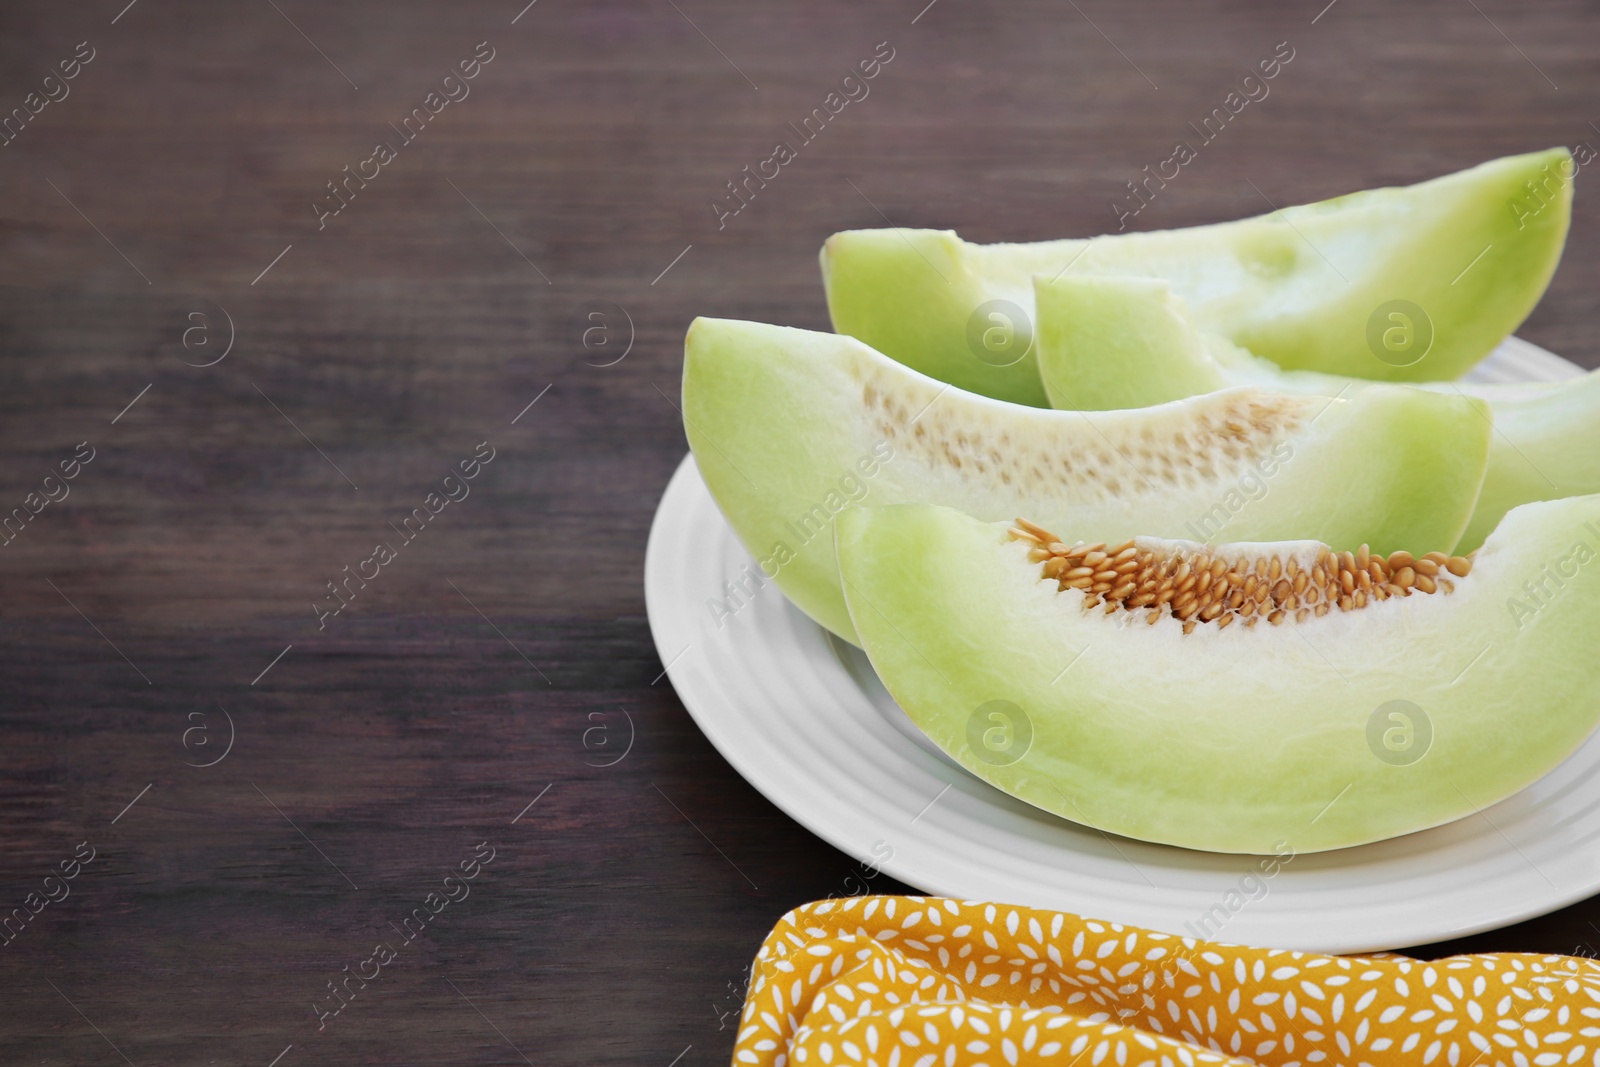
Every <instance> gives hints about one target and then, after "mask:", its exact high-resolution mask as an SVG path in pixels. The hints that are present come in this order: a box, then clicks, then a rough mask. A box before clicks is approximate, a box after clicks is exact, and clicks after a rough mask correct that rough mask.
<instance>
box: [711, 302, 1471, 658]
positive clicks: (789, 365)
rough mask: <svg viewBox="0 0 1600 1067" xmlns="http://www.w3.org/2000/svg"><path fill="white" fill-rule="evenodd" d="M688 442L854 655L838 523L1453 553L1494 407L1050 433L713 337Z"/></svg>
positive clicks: (1209, 409) (1301, 405) (747, 529)
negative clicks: (910, 513)
mask: <svg viewBox="0 0 1600 1067" xmlns="http://www.w3.org/2000/svg"><path fill="white" fill-rule="evenodd" d="M684 348H685V350H684V370H683V416H684V429H685V432H686V434H687V436H688V438H689V444H690V447H691V448H692V449H693V451H694V456H695V463H696V465H697V466H698V467H699V470H700V474H701V477H702V478H703V479H704V480H705V483H706V485H707V487H708V488H709V489H710V491H711V494H712V496H713V497H714V498H715V499H716V501H717V504H718V506H719V507H720V508H721V510H722V513H723V515H724V517H726V518H727V520H728V523H729V525H731V526H732V527H733V529H734V531H735V532H736V533H737V534H738V536H739V539H740V541H741V542H742V543H743V544H744V546H745V548H746V549H748V550H749V551H750V553H751V554H752V555H753V556H754V557H755V559H756V561H757V562H758V563H759V564H760V566H761V568H762V570H763V571H764V572H765V573H766V574H767V576H768V577H775V579H776V581H777V584H778V586H779V587H780V588H781V589H782V590H783V591H784V593H786V594H787V595H788V597H789V598H790V599H791V600H792V601H794V603H795V604H797V605H798V606H799V607H800V608H801V609H802V610H803V611H805V612H806V613H807V614H808V615H810V616H811V617H812V618H813V619H816V620H817V621H818V622H819V623H821V624H822V625H823V626H825V627H827V628H828V629H829V630H832V631H833V632H834V633H836V634H838V635H839V636H841V637H843V638H845V639H846V640H848V641H852V642H853V641H855V639H856V638H855V631H854V629H853V628H852V626H851V622H850V617H849V614H848V612H847V610H846V608H845V603H844V599H843V597H842V595H841V593H840V590H839V577H838V568H837V565H836V563H835V560H834V550H833V538H832V519H833V516H834V515H835V514H837V513H839V512H840V511H842V510H843V509H845V508H846V507H849V506H850V505H852V504H857V503H863V502H865V503H873V504H894V503H933V504H944V505H947V506H951V507H958V508H961V509H962V510H964V511H966V512H968V513H970V514H974V515H978V516H981V517H983V518H986V519H991V520H998V519H1003V518H1008V517H1010V516H1013V515H1017V514H1023V513H1026V514H1030V515H1033V516H1035V517H1037V518H1038V519H1039V521H1041V522H1044V523H1047V524H1054V525H1055V526H1056V527H1059V528H1060V530H1061V531H1062V532H1063V535H1066V536H1073V537H1078V538H1084V539H1091V540H1092V539H1114V538H1121V537H1128V536H1133V535H1135V534H1141V533H1148V534H1152V535H1157V536H1173V537H1183V536H1203V535H1204V534H1195V533H1192V532H1189V531H1191V530H1194V529H1200V530H1202V531H1208V532H1209V531H1211V530H1213V529H1226V531H1227V534H1228V536H1229V537H1231V538H1242V539H1250V540H1278V539H1286V538H1300V537H1310V538H1316V539H1319V540H1323V541H1327V542H1329V543H1330V544H1334V545H1337V546H1340V547H1348V548H1354V547H1355V546H1356V545H1358V544H1360V543H1362V542H1369V543H1370V544H1371V545H1372V546H1373V548H1374V549H1376V550H1378V551H1382V552H1387V551H1391V550H1393V549H1406V550H1408V551H1412V552H1416V553H1423V552H1428V551H1432V550H1435V549H1439V550H1448V549H1449V548H1450V547H1451V546H1453V545H1454V544H1455V542H1456V540H1457V538H1458V537H1459V536H1460V533H1461V530H1462V529H1463V528H1464V527H1465V524H1466V520H1467V517H1468V516H1469V515H1470V514H1471V511H1472V506H1473V502H1474V501H1475V500H1476V498H1477V494H1478V489H1479V487H1480V485H1481V482H1482V478H1483V469H1484V464H1485V462H1486V459H1487V455H1488V447H1489V440H1488V438H1489V423H1488V420H1487V418H1486V417H1484V414H1483V411H1482V409H1481V405H1480V404H1479V402H1478V401H1474V400H1470V399H1467V398H1463V397H1456V396H1439V395H1435V394H1432V393H1426V392H1422V391H1420V390H1412V389H1388V390H1371V391H1368V392H1367V393H1364V394H1363V395H1361V396H1359V397H1356V398H1352V399H1341V398H1328V397H1319V396H1308V395H1300V396H1280V395H1277V394H1273V393H1268V392H1263V391H1261V390H1256V389H1249V388H1245V389H1235V390H1224V391H1221V392H1216V393H1211V394H1208V395H1205V396H1199V397H1194V398H1191V399H1186V400H1179V401H1175V402H1173V403H1171V404H1164V405H1160V406H1158V407H1153V408H1148V409H1142V410H1138V411H1114V412H1096V413H1088V412H1078V411H1051V410H1045V409H1039V408H1031V407H1023V406H1020V405H1016V404H1008V403H1006V402H1004V401H999V400H993V399H990V398H988V397H983V396H976V395H974V394H971V393H967V392H964V391H963V390H960V389H957V388H955V387H953V386H950V385H947V384H944V383H941V382H937V381H935V380H933V379H931V378H928V377H926V376H925V375H922V374H919V373H917V372H916V371H914V370H911V369H910V368H908V367H905V366H903V365H902V364H899V363H896V362H895V361H894V360H891V359H889V358H888V357H886V356H884V355H882V354H881V353H878V352H875V351H873V350H872V349H871V348H869V347H867V346H866V345H864V344H862V343H861V342H859V341H856V340H854V339H852V338H849V337H843V336H840V335H838V334H826V333H813V332H811V331H807V330H796V329H790V328H788V327H783V326H769V325H765V324H762V323H754V322H738V321H733V320H726V319H704V318H702V319H696V320H695V322H694V324H693V325H692V326H691V327H690V329H689V334H688V337H687V339H686V341H685V346H684Z"/></svg>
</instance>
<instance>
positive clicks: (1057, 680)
mask: <svg viewBox="0 0 1600 1067" xmlns="http://www.w3.org/2000/svg"><path fill="white" fill-rule="evenodd" d="M837 532H838V551H839V562H840V569H841V572H842V574H843V578H844V588H845V592H846V598H847V600H848V602H849V606H850V612H851V617H852V618H853V620H854V622H855V627H856V632H857V633H858V634H859V635H860V638H861V644H862V647H863V648H864V649H865V650H866V652H867V655H868V656H869V658H870V659H871V660H872V664H873V666H874V667H875V668H876V669H877V672H878V674H879V676H880V677H881V678H882V679H883V682H884V684H885V685H886V686H887V687H888V690H889V692H890V693H891V694H892V695H893V696H894V698H895V699H896V700H897V701H898V702H899V704H900V706H901V707H902V708H904V709H905V710H906V712H907V714H909V715H910V717H911V718H912V719H913V720H914V721H915V722H916V723H917V725H918V726H919V727H920V728H921V729H922V730H923V731H924V732H926V733H927V735H928V736H929V737H930V738H932V739H933V740H934V741H935V742H936V743H938V744H939V746H940V747H941V748H943V749H944V751H946V752H947V753H949V754H950V755H951V756H952V757H953V758H955V759H956V760H958V761H960V762H961V764H962V765H963V766H965V767H966V768H967V769H968V770H970V771H971V772H973V773H974V774H976V775H977V776H979V777H980V778H983V779H984V780H985V781H988V782H990V783H991V784H993V785H995V786H997V787H998V788H1000V789H1003V790H1005V791H1006V792H1007V793H1010V794H1012V795H1013V796H1016V797H1019V798H1021V799H1023V800H1025V801H1027V802H1028V803H1030V804H1034V805H1037V806H1038V807H1040V808H1043V809H1045V810H1047V811H1051V812H1054V813H1055V814H1057V815H1060V816H1062V817H1064V818H1067V819H1071V820H1073V821H1075V822H1080V823H1085V824H1087V825H1090V826H1094V827H1097V828H1099V829H1101V830H1106V831H1109V832H1112V833H1117V834H1123V835H1126V836H1128V837H1134V838H1139V839H1142V840H1147V841H1156V842H1162V843H1166V844H1172V845H1180V846H1184V847H1188V848H1196V849H1206V850H1211V851H1218V852H1240V853H1263V854H1270V853H1272V852H1273V851H1274V850H1275V849H1281V848H1282V847H1283V846H1284V845H1285V844H1287V845H1288V846H1289V847H1291V848H1293V849H1294V850H1295V851H1296V852H1315V851H1321V850H1326V849H1333V848H1340V847H1344V846H1349V845H1358V844H1362V843H1365V842H1370V841H1377V840H1380V839H1383V838H1388V837H1394V836H1398V835H1400V834H1405V833H1409V832H1412V831H1415V830H1421V829H1424V828H1427V827H1430V826H1436V825H1439V824H1441V823H1445V822H1449V821H1451V820H1454V819H1458V818H1462V817H1464V816H1468V815H1472V814H1473V813H1474V812H1475V811H1479V810H1482V809H1483V808H1486V807H1488V806H1489V805H1491V804H1494V803H1496V802H1498V801H1500V800H1503V799H1504V798H1506V797H1508V796H1510V795H1511V794H1512V793H1514V792H1516V791H1517V790H1519V789H1521V788H1523V787H1524V786H1527V785H1528V784H1530V783H1532V782H1533V781H1535V780H1536V779H1538V778H1539V777H1541V776H1542V775H1544V774H1545V773H1546V772H1548V771H1550V770H1551V769H1552V768H1554V767H1555V766H1556V765H1557V764H1558V763H1560V762H1561V761H1562V760H1563V759H1565V758H1566V757H1567V756H1568V755H1570V754H1571V753H1572V752H1573V751H1574V750H1575V749H1576V748H1577V747H1578V746H1579V745H1580V744H1581V743H1582V742H1583V741H1584V739H1585V738H1587V737H1588V736H1589V734H1590V732H1591V731H1592V730H1593V729H1594V727H1595V725H1596V721H1597V719H1600V661H1597V659H1596V657H1595V655H1594V648H1595V644H1596V640H1597V639H1600V632H1597V631H1600V621H1597V616H1596V613H1595V604H1596V596H1597V594H1600V562H1596V558H1597V556H1600V497H1597V496H1588V497H1574V498H1569V499H1565V500H1555V501H1544V502H1540V503H1534V504H1527V505H1524V506H1522V507H1520V508H1516V509H1515V510H1513V511H1511V512H1510V513H1508V514H1507V515H1506V517H1505V519H1504V521H1503V522H1502V523H1501V525H1500V527H1499V528H1498V529H1497V530H1496V531H1495V533H1494V534H1493V535H1492V536H1491V537H1490V538H1489V539H1488V541H1487V542H1485V544H1484V546H1483V548H1482V549H1481V550H1479V551H1478V553H1477V554H1476V558H1475V560H1474V561H1473V565H1472V568H1471V571H1470V573H1469V574H1467V575H1466V577H1464V578H1455V579H1452V584H1453V587H1454V588H1453V592H1450V593H1445V592H1444V591H1443V590H1442V589H1439V590H1438V591H1436V592H1434V593H1432V594H1423V593H1420V592H1418V591H1417V590H1416V589H1415V588H1413V589H1412V590H1411V593H1412V594H1413V595H1407V596H1394V597H1391V598H1390V599H1387V600H1384V601H1381V602H1376V601H1375V602H1369V603H1367V605H1366V606H1365V607H1362V608H1357V609H1353V610H1348V611H1345V610H1333V611H1330V612H1328V613H1326V614H1324V615H1321V616H1315V615H1312V616H1310V617H1308V618H1306V619H1305V620H1304V621H1296V619H1295V618H1294V617H1292V616H1291V617H1289V618H1287V619H1285V620H1283V621H1282V622H1281V624H1279V625H1272V624H1270V623H1268V622H1265V621H1260V624H1259V625H1254V626H1249V627H1247V626H1246V625H1244V624H1243V623H1242V622H1239V623H1237V624H1235V625H1231V626H1227V627H1226V628H1220V627H1219V626H1218V625H1217V624H1216V623H1214V622H1210V623H1200V624H1198V625H1194V626H1192V627H1190V626H1187V624H1185V623H1183V622H1180V621H1179V619H1178V618H1176V617H1173V616H1172V615H1170V614H1167V615H1163V616H1161V617H1159V618H1157V619H1156V620H1155V621H1154V622H1150V621H1148V619H1147V612H1146V611H1145V610H1143V609H1141V610H1136V611H1128V610H1123V609H1120V608H1118V609H1116V610H1113V611H1111V612H1110V613H1108V612H1107V611H1106V610H1104V608H1102V607H1101V606H1099V605H1096V606H1094V607H1087V608H1086V602H1087V596H1088V594H1086V593H1085V592H1083V591H1081V590H1079V589H1075V588H1069V589H1062V588H1061V587H1060V585H1059V583H1058V581H1057V580H1055V579H1045V578H1043V577H1042V576H1041V564H1040V563H1038V562H1036V561H1035V560H1034V559H1033V558H1030V545H1031V543H1030V542H1027V541H1024V540H1019V539H1017V538H1015V537H1014V536H1013V535H1012V534H1010V533H1009V532H1008V529H1007V524H1005V523H1000V524H991V523H984V522H980V521H978V520H976V519H973V518H971V517H969V516H967V515H964V514H962V513H960V512H957V511H954V510H952V509H948V508H938V507H930V506H918V505H902V506H898V507H865V508H856V509H852V510H850V511H847V512H845V513H844V514H843V515H841V516H840V517H839V520H838V523H837ZM1136 543H1137V545H1139V546H1141V548H1142V549H1143V550H1149V551H1153V552H1166V553H1191V554H1192V553H1196V552H1199V551H1201V550H1202V547H1203V546H1199V545H1196V544H1192V543H1191V544H1181V543H1177V542H1164V541H1158V540H1154V539H1147V538H1141V539H1139V540H1138V541H1137V542H1136ZM1206 551H1209V552H1212V553H1214V554H1216V555H1217V556H1218V557H1229V556H1230V554H1231V558H1234V559H1237V560H1243V561H1245V562H1246V563H1247V562H1248V561H1249V560H1251V559H1260V558H1265V557H1267V556H1276V557H1278V558H1279V559H1280V560H1284V561H1287V559H1288V558H1290V557H1294V558H1296V559H1298V560H1299V561H1300V563H1301V565H1302V569H1303V568H1304V566H1305V565H1306V564H1307V562H1308V561H1314V560H1316V559H1317V558H1318V557H1319V555H1320V553H1321V552H1322V551H1323V546H1322V545H1319V544H1314V543H1297V544H1276V545H1234V546H1224V547H1223V548H1220V549H1208V550H1206ZM1186 629H1188V630H1189V632H1185V630H1186ZM1397 702H1399V703H1397ZM996 709H1000V714H999V715H998V716H996V714H995V710H996ZM1396 716H1398V717H1396ZM975 719H976V721H977V724H978V725H977V726H976V727H975V726H974V721H975ZM984 731H999V732H998V733H986V732H984ZM975 745H976V746H977V747H975ZM997 752H998V753H1002V754H1003V756H1004V758H997V757H996V755H995V754H996V753H997Z"/></svg>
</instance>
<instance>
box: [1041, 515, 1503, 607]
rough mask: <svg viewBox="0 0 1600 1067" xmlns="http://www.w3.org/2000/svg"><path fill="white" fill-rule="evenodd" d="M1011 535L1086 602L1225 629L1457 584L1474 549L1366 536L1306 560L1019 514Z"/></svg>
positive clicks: (1452, 587) (1468, 566)
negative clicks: (1116, 536) (1424, 547)
mask: <svg viewBox="0 0 1600 1067" xmlns="http://www.w3.org/2000/svg"><path fill="white" fill-rule="evenodd" d="M1010 533H1011V536H1012V537H1013V538H1014V539H1016V540H1019V541H1025V542H1027V543H1028V544H1030V545H1031V546H1032V548H1031V549H1030V550H1029V553H1028V558H1029V559H1030V560H1032V561H1033V562H1035V563H1042V564H1044V568H1043V577H1046V578H1054V579H1055V580H1056V582H1057V583H1058V587H1059V588H1060V589H1079V590H1082V591H1083V594H1084V610H1085V611H1088V610H1090V609H1093V608H1096V607H1100V606H1101V605H1104V607H1105V611H1106V614H1108V615H1110V614H1113V613H1115V612H1117V611H1129V612H1133V611H1144V612H1146V615H1145V619H1146V621H1147V622H1149V623H1150V625H1152V626H1154V625H1155V624H1156V622H1157V621H1158V620H1159V619H1161V618H1162V617H1163V616H1166V617H1169V618H1174V619H1178V620H1181V621H1182V623H1183V632H1184V633H1186V634H1187V633H1193V632H1194V628H1195V624H1196V623H1202V622H1204V623H1215V624H1216V627H1217V629H1219V630H1220V629H1223V628H1225V627H1227V626H1229V625H1231V624H1232V623H1233V621H1234V620H1235V619H1239V620H1242V622H1243V625H1244V626H1245V627H1246V628H1249V627H1253V626H1255V625H1256V623H1257V622H1259V621H1260V620H1262V619H1266V620H1267V621H1268V622H1269V623H1271V624H1272V625H1274V626H1277V625H1280V624H1281V623H1282V622H1283V620H1284V619H1287V618H1289V617H1290V616H1293V617H1294V619H1295V621H1296V622H1304V621H1305V620H1306V619H1308V618H1310V617H1312V616H1313V615H1315V616H1317V617H1318V618H1320V617H1322V616H1323V615H1326V614H1327V613H1328V612H1329V611H1331V610H1332V609H1334V608H1338V609H1339V610H1340V611H1356V610H1359V609H1361V608H1364V607H1366V606H1367V605H1368V604H1371V603H1374V602H1376V601H1379V600H1388V599H1389V598H1390V597H1397V596H1411V595H1412V594H1413V593H1425V594H1426V593H1445V594H1449V593H1452V592H1454V591H1455V583H1454V582H1452V581H1451V579H1452V578H1465V577H1466V576H1467V574H1468V572H1469V571H1471V570H1472V559H1471V557H1470V556H1447V555H1445V554H1444V553H1443V552H1429V553H1428V554H1427V555H1426V556H1423V557H1422V558H1420V559H1417V558H1414V557H1413V556H1412V555H1411V554H1410V553H1409V552H1395V553H1392V554H1391V555H1390V556H1389V557H1388V558H1387V559H1385V558H1384V557H1382V556H1375V555H1373V554H1372V553H1371V552H1369V551H1368V550H1367V546H1366V545H1362V546H1361V549H1360V551H1358V552H1335V551H1333V550H1332V549H1330V548H1324V549H1323V550H1322V552H1321V554H1320V555H1319V556H1318V557H1317V560H1316V562H1315V563H1314V564H1313V565H1312V566H1311V567H1310V568H1309V569H1308V568H1306V567H1303V566H1301V564H1300V562H1299V560H1297V559H1295V558H1279V557H1277V556H1260V557H1257V558H1256V559H1255V561H1254V564H1252V563H1251V561H1250V560H1248V559H1224V558H1222V557H1220V556H1217V555H1213V554H1211V553H1209V552H1206V551H1204V550H1203V549H1202V550H1200V551H1188V550H1185V549H1181V548H1178V547H1176V546H1174V547H1172V548H1168V549H1164V550H1160V551H1157V550H1152V549H1148V548H1140V547H1139V546H1137V545H1136V544H1134V542H1132V541H1124V542H1123V543H1122V544H1120V545H1113V546H1110V547H1108V546H1106V545H1105V544H1103V543H1102V544H1093V545H1090V544H1084V543H1082V542H1079V543H1078V544H1075V545H1072V546H1071V547H1068V546H1067V545H1066V544H1064V543H1062V541H1061V540H1060V539H1059V538H1057V537H1056V536H1055V534H1053V533H1051V532H1050V531H1049V530H1046V529H1044V528H1043V527H1041V526H1037V525H1035V524H1034V523H1031V522H1028V521H1027V520H1026V519H1018V520H1017V522H1016V525H1015V526H1013V527H1012V528H1011V530H1010Z"/></svg>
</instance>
